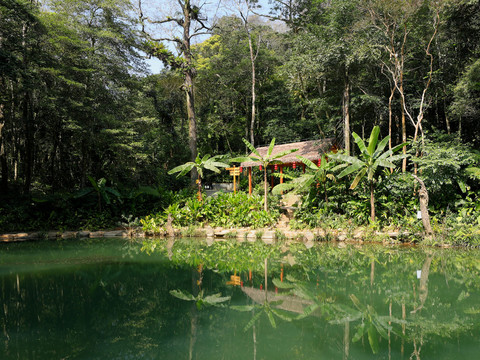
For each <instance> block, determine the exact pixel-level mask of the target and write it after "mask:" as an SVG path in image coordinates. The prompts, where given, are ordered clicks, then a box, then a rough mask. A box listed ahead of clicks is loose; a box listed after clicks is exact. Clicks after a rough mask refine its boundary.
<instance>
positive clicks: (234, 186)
mask: <svg viewBox="0 0 480 360" xmlns="http://www.w3.org/2000/svg"><path fill="white" fill-rule="evenodd" d="M235 179H236V176H235V165H234V166H233V193H234V194H236V193H237V183H236V181H235Z"/></svg>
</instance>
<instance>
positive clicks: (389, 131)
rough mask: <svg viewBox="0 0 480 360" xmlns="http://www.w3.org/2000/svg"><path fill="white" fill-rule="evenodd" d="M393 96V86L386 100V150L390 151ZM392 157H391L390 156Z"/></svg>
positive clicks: (391, 171) (391, 170)
mask: <svg viewBox="0 0 480 360" xmlns="http://www.w3.org/2000/svg"><path fill="white" fill-rule="evenodd" d="M393 95H395V86H393V87H392V88H391V89H390V97H389V98H388V136H389V138H388V149H389V150H392V115H393V114H392V101H393ZM391 156H393V155H391ZM390 173H392V174H393V168H391V169H390Z"/></svg>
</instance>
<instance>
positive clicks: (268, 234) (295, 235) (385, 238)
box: [0, 227, 452, 248]
mask: <svg viewBox="0 0 480 360" xmlns="http://www.w3.org/2000/svg"><path fill="white" fill-rule="evenodd" d="M152 237H158V238H167V237H184V238H185V237H189V238H211V239H218V240H221V239H237V240H242V241H257V240H262V241H263V242H265V243H274V242H276V241H282V240H296V241H301V242H305V243H311V242H315V241H319V242H324V241H325V242H328V241H336V242H353V243H360V244H361V243H364V242H368V243H382V244H385V245H391V244H410V245H413V244H416V243H417V241H416V239H419V238H423V234H412V233H409V232H406V231H373V230H371V229H368V228H367V229H365V228H357V229H355V230H353V231H345V230H331V229H328V230H327V229H321V228H316V229H302V230H292V229H289V228H276V229H272V228H261V229H251V228H221V227H217V228H212V227H204V228H175V229H172V230H171V231H170V232H168V233H167V231H164V232H156V233H153V232H146V231H143V230H141V229H140V228H129V229H123V230H104V231H103V230H101V231H55V230H51V231H35V232H16V233H5V234H0V243H12V242H22V241H35V240H60V239H85V238H152ZM412 237H413V238H414V239H413V241H412ZM435 246H438V247H445V248H448V247H452V245H451V244H445V243H436V244H435Z"/></svg>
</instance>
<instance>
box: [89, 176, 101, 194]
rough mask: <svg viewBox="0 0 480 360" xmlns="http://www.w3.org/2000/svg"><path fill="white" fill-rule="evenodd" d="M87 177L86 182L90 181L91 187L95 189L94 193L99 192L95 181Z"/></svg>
mask: <svg viewBox="0 0 480 360" xmlns="http://www.w3.org/2000/svg"><path fill="white" fill-rule="evenodd" d="M87 177H88V180H90V183H91V184H92V187H93V188H94V189H95V191H99V190H100V189H99V187H98V184H97V182H96V181H95V179H94V178H92V177H91V176H90V175H88V176H87Z"/></svg>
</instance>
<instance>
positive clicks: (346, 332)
mask: <svg viewBox="0 0 480 360" xmlns="http://www.w3.org/2000/svg"><path fill="white" fill-rule="evenodd" d="M349 354H350V321H347V322H345V327H344V329H343V360H347V359H348V355H349Z"/></svg>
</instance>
